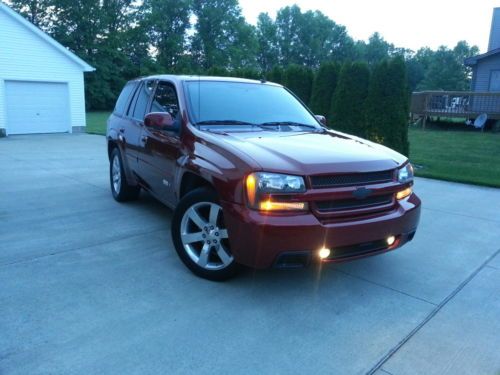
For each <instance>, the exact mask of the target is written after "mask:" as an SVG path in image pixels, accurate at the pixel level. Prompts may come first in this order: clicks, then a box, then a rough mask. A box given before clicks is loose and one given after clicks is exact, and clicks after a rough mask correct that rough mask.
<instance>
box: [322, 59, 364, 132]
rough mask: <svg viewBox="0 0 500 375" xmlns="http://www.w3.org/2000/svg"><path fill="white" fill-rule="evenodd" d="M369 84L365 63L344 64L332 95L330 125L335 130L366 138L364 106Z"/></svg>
mask: <svg viewBox="0 0 500 375" xmlns="http://www.w3.org/2000/svg"><path fill="white" fill-rule="evenodd" d="M369 84H370V70H369V69H368V65H367V64H366V63H361V62H355V63H350V62H348V63H345V64H344V65H343V66H342V69H341V71H340V75H339V79H338V84H337V88H336V89H335V93H334V94H333V99H332V104H331V110H330V123H331V124H332V125H333V127H334V128H335V129H336V130H340V131H344V132H346V133H350V134H353V135H357V136H359V137H366V116H365V104H366V97H367V95H368V86H369Z"/></svg>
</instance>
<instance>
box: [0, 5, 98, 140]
mask: <svg viewBox="0 0 500 375" xmlns="http://www.w3.org/2000/svg"><path fill="white" fill-rule="evenodd" d="M94 70H95V69H94V68H93V67H92V66H90V65H89V64H87V63H86V62H85V61H83V60H82V59H80V58H79V57H78V56H76V55H75V54H74V53H72V52H71V51H69V50H68V49H66V48H65V47H63V46H62V45H61V44H59V43H58V42H56V41H55V40H54V39H52V38H51V37H50V36H48V35H47V34H45V33H44V32H43V31H41V30H40V29H38V28H37V27H36V26H34V25H33V24H31V23H30V22H28V21H27V20H26V19H24V18H23V17H22V16H20V15H19V14H17V13H16V12H15V11H13V10H12V9H11V8H9V7H8V6H7V5H5V4H3V3H2V2H0V136H2V135H3V136H5V135H10V134H28V133H58V132H61V133H62V132H69V133H71V132H73V131H81V130H83V129H84V128H85V92H84V80H83V73H84V72H91V71H94Z"/></svg>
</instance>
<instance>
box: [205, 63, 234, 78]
mask: <svg viewBox="0 0 500 375" xmlns="http://www.w3.org/2000/svg"><path fill="white" fill-rule="evenodd" d="M228 74H229V72H228V71H227V70H226V69H224V68H220V67H218V66H212V67H211V68H210V69H207V71H206V73H205V75H207V76H215V77H227V76H228Z"/></svg>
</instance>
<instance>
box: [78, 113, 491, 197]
mask: <svg viewBox="0 0 500 375" xmlns="http://www.w3.org/2000/svg"><path fill="white" fill-rule="evenodd" d="M108 116H109V112H89V113H87V133H93V134H105V133H106V120H107V119H108ZM409 138H410V153H411V155H410V159H411V161H412V163H414V164H415V165H416V166H417V167H420V166H421V168H417V170H416V173H417V176H422V177H429V178H436V179H440V180H448V181H458V182H465V183H471V184H477V185H486V186H494V187H500V134H493V133H481V132H472V131H442V130H425V131H424V130H420V129H410V133H409Z"/></svg>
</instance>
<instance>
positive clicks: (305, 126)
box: [259, 121, 322, 130]
mask: <svg viewBox="0 0 500 375" xmlns="http://www.w3.org/2000/svg"><path fill="white" fill-rule="evenodd" d="M281 125H289V126H301V127H303V128H309V129H316V130H322V128H318V127H317V126H314V125H308V124H302V123H300V122H294V121H270V122H263V123H262V124H259V126H281Z"/></svg>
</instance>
